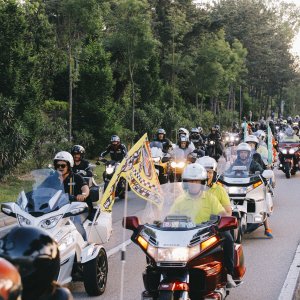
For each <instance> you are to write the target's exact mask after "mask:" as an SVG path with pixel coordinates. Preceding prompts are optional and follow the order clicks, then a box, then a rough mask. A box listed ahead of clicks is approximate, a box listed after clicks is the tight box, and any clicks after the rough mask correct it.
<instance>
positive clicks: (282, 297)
mask: <svg viewBox="0 0 300 300" xmlns="http://www.w3.org/2000/svg"><path fill="white" fill-rule="evenodd" d="M299 273H300V244H298V247H297V249H296V252H295V255H294V259H293V261H292V264H291V266H290V269H289V272H288V274H287V277H286V279H285V282H284V284H283V286H282V288H281V291H280V294H279V297H278V300H292V299H293V297H294V294H295V290H296V288H297V283H298V277H299Z"/></svg>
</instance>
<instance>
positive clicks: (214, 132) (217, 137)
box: [207, 125, 223, 156]
mask: <svg viewBox="0 0 300 300" xmlns="http://www.w3.org/2000/svg"><path fill="white" fill-rule="evenodd" d="M207 140H208V141H214V142H215V147H216V155H219V156H222V154H223V146H222V143H221V141H222V137H221V133H220V126H219V125H214V126H212V127H211V130H210V134H209V135H208V136H207Z"/></svg>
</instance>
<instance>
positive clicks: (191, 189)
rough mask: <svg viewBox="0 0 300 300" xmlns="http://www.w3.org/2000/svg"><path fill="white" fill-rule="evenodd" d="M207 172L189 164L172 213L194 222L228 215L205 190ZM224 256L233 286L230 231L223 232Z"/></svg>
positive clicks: (228, 278) (229, 284) (200, 167)
mask: <svg viewBox="0 0 300 300" xmlns="http://www.w3.org/2000/svg"><path fill="white" fill-rule="evenodd" d="M206 180H207V172H206V170H205V168H204V167H203V166H201V165H200V164H198V163H193V164H189V165H188V166H187V167H186V168H185V170H184V172H183V174H182V181H183V187H184V189H185V190H186V193H185V194H183V195H181V196H179V197H178V198H177V199H176V200H175V203H174V204H173V207H172V209H171V211H172V213H176V212H179V213H181V214H182V213H183V214H186V215H188V216H191V218H192V221H193V222H194V223H195V224H199V223H202V222H207V221H209V220H210V217H211V215H221V216H226V215H228V214H227V213H226V211H225V209H224V207H223V206H222V205H221V203H220V201H218V199H217V198H216V197H215V196H214V195H213V194H212V193H208V192H205V190H206V187H205V183H206ZM223 237H224V238H225V239H224V246H223V247H224V257H225V266H226V268H227V272H228V274H227V282H228V287H235V286H236V284H235V282H234V280H233V279H232V275H233V267H234V259H233V257H234V242H233V238H232V236H231V234H230V233H228V234H224V235H223Z"/></svg>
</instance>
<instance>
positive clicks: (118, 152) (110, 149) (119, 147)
mask: <svg viewBox="0 0 300 300" xmlns="http://www.w3.org/2000/svg"><path fill="white" fill-rule="evenodd" d="M108 153H109V154H110V159H111V160H114V161H116V162H121V161H122V160H123V158H124V157H125V156H126V154H127V149H126V146H125V145H124V144H121V140H120V138H119V137H118V136H117V135H112V136H111V139H110V144H109V145H108V146H107V148H106V150H105V151H103V152H101V154H100V157H99V160H102V159H103V158H104V156H106V155H107V154H108Z"/></svg>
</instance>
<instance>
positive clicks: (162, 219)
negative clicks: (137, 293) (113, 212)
mask: <svg viewBox="0 0 300 300" xmlns="http://www.w3.org/2000/svg"><path fill="white" fill-rule="evenodd" d="M198 185H199V184H198ZM201 189H204V188H203V186H202V187H201ZM184 193H185V191H184V189H183V187H182V183H168V184H165V185H163V186H162V194H163V195H164V201H163V205H162V207H161V208H158V207H156V206H154V205H151V204H150V203H149V204H148V205H147V207H146V211H145V213H144V216H146V217H145V218H144V222H143V223H140V221H139V219H138V218H137V217H136V216H131V217H126V218H124V219H123V227H125V228H127V229H129V230H132V231H133V234H132V236H131V240H132V241H133V242H134V243H135V244H136V245H138V246H139V247H140V248H141V250H142V251H143V252H144V253H145V255H146V259H147V267H146V270H145V272H144V273H143V281H144V286H145V291H144V292H142V296H141V299H142V300H171V299H173V300H179V299H187V300H188V299H191V300H200V299H225V298H226V296H227V295H228V294H229V289H228V288H227V287H226V284H227V272H226V270H225V267H224V253H223V249H222V244H223V239H222V236H221V233H222V232H223V231H227V230H230V229H232V228H236V226H237V220H236V218H235V217H219V216H214V217H212V218H211V220H210V221H207V222H204V223H201V224H195V223H194V222H193V221H192V219H193V218H192V216H191V215H190V214H189V213H188V212H187V211H185V210H182V211H178V210H176V212H174V210H173V209H174V205H175V206H176V201H177V200H178V199H177V197H179V198H180V196H182V195H184ZM234 255H235V266H234V279H235V280H236V283H238V284H240V283H241V280H242V278H243V276H244V274H245V266H244V256H243V249H242V245H235V253H234Z"/></svg>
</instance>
